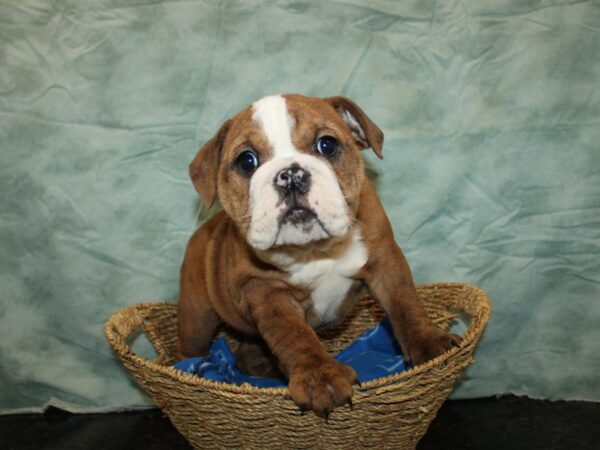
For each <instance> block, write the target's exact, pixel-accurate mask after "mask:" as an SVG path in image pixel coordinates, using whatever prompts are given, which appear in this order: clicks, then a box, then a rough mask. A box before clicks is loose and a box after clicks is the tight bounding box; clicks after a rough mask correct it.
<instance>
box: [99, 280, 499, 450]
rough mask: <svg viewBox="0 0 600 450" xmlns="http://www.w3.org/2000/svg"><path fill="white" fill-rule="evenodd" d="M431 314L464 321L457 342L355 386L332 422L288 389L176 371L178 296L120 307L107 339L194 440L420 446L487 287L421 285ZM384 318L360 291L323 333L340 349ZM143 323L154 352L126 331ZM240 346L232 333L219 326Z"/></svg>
mask: <svg viewBox="0 0 600 450" xmlns="http://www.w3.org/2000/svg"><path fill="white" fill-rule="evenodd" d="M418 290H419V294H420V296H421V298H422V300H423V302H424V304H425V308H426V309H427V312H428V313H429V316H430V317H431V319H432V320H433V321H434V323H436V325H438V326H439V327H440V328H442V329H444V330H447V329H448V327H449V326H450V324H451V322H452V320H453V319H455V318H456V317H459V316H462V317H464V318H465V319H466V320H467V322H468V328H467V330H466V332H465V333H464V335H463V341H462V344H461V347H460V348H454V349H452V350H450V351H448V352H447V353H445V354H443V355H441V356H439V357H437V358H435V359H434V360H432V361H429V362H427V363H425V364H422V365H420V366H417V367H415V368H414V369H411V370H408V371H406V372H402V373H400V374H397V375H391V376H388V377H384V378H379V379H376V380H373V381H369V382H366V383H363V384H362V386H361V387H358V386H355V391H354V396H353V398H352V402H353V405H354V406H353V409H350V408H349V407H348V406H342V407H339V408H337V409H336V410H335V411H334V412H333V413H332V414H331V416H330V417H329V421H328V422H325V421H324V420H323V419H321V418H319V417H317V416H316V415H315V414H313V413H306V414H301V412H300V411H299V409H298V407H297V406H296V405H295V404H294V403H293V402H292V400H291V398H290V396H289V393H288V390H287V388H256V387H252V386H250V385H243V386H236V385H230V384H225V383H218V382H214V381H210V380H205V379H203V378H200V377H197V376H195V375H189V374H186V373H183V372H180V371H178V370H175V369H173V368H172V367H171V365H172V364H173V363H174V362H175V359H174V355H175V348H176V344H177V307H176V303H152V304H150V303H147V304H138V305H133V306H129V307H127V308H124V309H122V310H120V311H118V312H117V313H115V314H114V315H113V316H112V317H111V318H110V319H109V320H108V321H107V322H106V324H105V326H104V331H105V333H106V336H107V338H108V341H109V342H110V344H111V345H112V347H113V348H114V349H115V350H116V352H117V353H118V355H119V357H120V358H121V360H122V361H123V364H124V365H125V366H126V367H127V368H128V369H129V370H130V371H131V372H132V373H133V375H134V376H135V378H136V379H137V381H138V382H139V383H140V384H141V385H142V386H143V388H144V389H145V390H146V391H147V392H148V393H149V394H150V396H151V397H152V399H153V400H154V401H155V402H156V403H157V404H158V405H159V406H160V407H161V408H162V410H163V411H164V412H165V413H166V414H167V415H168V416H169V418H170V419H171V422H173V424H174V425H175V427H176V428H177V430H179V432H180V433H181V434H183V435H184V436H185V437H186V438H187V439H188V440H189V442H190V443H191V444H192V446H194V447H195V448H202V449H209V448H248V449H269V448H285V449H291V448H319V449H330V448H336V449H337V448H349V449H350V448H352V449H353V448H378V449H380V448H392V449H412V448H415V446H416V445H417V442H418V441H419V439H420V438H421V437H422V436H423V434H425V431H426V430H427V427H428V426H429V424H430V423H431V421H432V420H433V418H434V417H435V415H436V414H437V411H438V409H439V408H440V406H441V405H442V403H443V402H444V400H445V399H446V398H447V397H448V396H449V395H450V393H451V392H452V389H453V386H454V384H455V382H456V381H457V379H458V377H459V376H460V374H461V373H462V371H463V370H464V369H465V368H466V367H467V366H468V365H469V364H471V363H472V362H473V357H472V353H473V350H474V349H475V345H476V344H477V341H478V340H479V338H480V336H481V333H482V332H483V329H484V327H485V325H486V323H487V320H488V316H489V313H490V309H491V306H490V303H489V301H488V299H487V297H486V295H485V293H484V292H483V291H482V290H481V289H479V288H477V287H475V286H470V285H465V284H431V285H424V286H420V287H419V288H418ZM382 317H383V313H382V312H381V310H380V308H379V307H378V305H377V304H376V303H375V302H374V301H373V300H372V299H370V298H368V297H366V298H364V299H361V300H360V301H359V302H358V304H357V306H356V308H355V310H354V312H353V313H352V314H351V315H350V317H349V318H347V319H346V320H345V321H344V322H342V323H341V324H340V325H339V326H338V327H337V328H335V329H331V330H327V331H326V332H324V333H321V334H320V337H321V340H322V342H323V343H324V345H325V347H326V348H327V349H328V351H329V352H330V353H331V354H332V355H334V354H336V353H338V352H339V351H340V350H342V349H343V348H344V347H346V346H347V345H348V344H350V343H351V342H352V341H353V340H354V339H355V338H356V337H357V336H358V335H360V334H361V333H362V332H363V331H365V330H367V329H368V328H370V327H372V326H374V325H375V324H376V323H378V322H379V321H380V320H381V319H382ZM140 328H141V329H143V331H144V332H145V333H146V334H147V336H148V338H149V340H150V341H151V342H152V344H153V346H154V349H155V350H156V352H157V354H158V357H157V358H156V359H155V360H153V361H150V360H148V359H146V358H142V357H140V356H138V355H136V354H135V353H134V352H133V350H132V348H131V347H130V344H129V343H128V337H129V336H131V335H132V333H134V332H135V331H136V330H139V329H140ZM220 334H221V335H223V336H225V337H226V339H227V340H228V341H229V343H230V345H231V346H232V347H233V348H235V347H236V346H237V341H236V340H235V337H234V335H231V334H228V333H227V331H226V330H222V331H221V332H220Z"/></svg>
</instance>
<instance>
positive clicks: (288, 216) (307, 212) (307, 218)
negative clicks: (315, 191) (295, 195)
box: [281, 205, 318, 225]
mask: <svg viewBox="0 0 600 450" xmlns="http://www.w3.org/2000/svg"><path fill="white" fill-rule="evenodd" d="M313 220H318V219H317V215H316V214H315V212H314V211H313V210H312V209H310V208H306V207H304V206H299V205H295V206H292V207H291V208H289V209H288V210H287V211H286V212H285V213H284V214H283V217H282V219H281V223H289V224H291V225H303V224H307V223H310V222H312V221H313Z"/></svg>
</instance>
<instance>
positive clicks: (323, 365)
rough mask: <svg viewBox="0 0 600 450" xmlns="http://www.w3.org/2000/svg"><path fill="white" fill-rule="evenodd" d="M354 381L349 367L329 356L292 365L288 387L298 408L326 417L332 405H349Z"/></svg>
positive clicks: (331, 409) (352, 370)
mask: <svg viewBox="0 0 600 450" xmlns="http://www.w3.org/2000/svg"><path fill="white" fill-rule="evenodd" d="M357 381H358V379H357V377H356V372H354V369H352V368H351V367H349V366H347V365H345V364H342V363H340V362H338V361H335V360H333V359H330V358H329V359H326V360H324V361H321V362H319V363H316V364H312V365H310V366H305V367H301V368H299V369H296V370H295V371H294V372H293V373H292V374H291V375H290V382H289V391H290V395H291V396H292V399H293V400H294V402H295V403H296V404H297V405H298V406H299V407H300V408H301V409H302V410H309V409H312V410H313V411H314V412H315V413H316V414H317V415H318V416H320V417H323V418H324V419H327V417H328V416H329V414H330V413H331V412H332V411H333V409H334V408H335V407H336V406H341V405H343V404H345V403H348V404H350V405H352V392H353V389H352V384H353V383H356V382H357Z"/></svg>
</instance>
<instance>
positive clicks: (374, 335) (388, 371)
mask: <svg viewBox="0 0 600 450" xmlns="http://www.w3.org/2000/svg"><path fill="white" fill-rule="evenodd" d="M336 359H337V360H338V361H340V362H342V363H344V364H347V365H349V366H350V367H352V368H353V369H354V370H355V371H356V374H357V376H358V379H359V381H360V382H361V383H364V382H365V381H369V380H374V379H376V378H381V377H384V376H387V375H392V374H394V373H398V372H402V371H403V370H407V369H408V368H409V367H410V365H409V364H408V363H407V362H406V361H404V358H403V357H402V352H401V350H400V347H399V345H398V344H397V343H396V340H395V338H394V334H393V332H392V328H391V325H390V322H389V320H388V319H387V318H386V319H384V320H383V321H382V322H381V323H380V324H378V325H377V326H375V327H373V328H371V329H370V330H368V331H366V332H365V333H363V334H362V335H361V336H359V337H358V338H357V339H356V340H355V341H354V342H353V343H352V344H350V345H349V346H348V347H347V348H346V349H344V350H342V351H341V352H340V353H339V354H338V355H337V356H336ZM175 368H176V369H179V370H181V371H183V372H186V373H191V374H196V375H198V376H201V377H204V378H207V379H209V380H214V381H221V382H224V383H231V384H237V385H241V384H244V383H249V384H251V385H252V386H257V387H281V386H287V382H286V381H285V380H282V379H276V378H262V377H254V376H250V375H246V374H243V373H242V372H241V371H240V370H239V369H238V368H237V366H236V363H235V356H234V355H233V352H232V351H231V349H230V348H229V345H228V344H227V341H225V339H224V338H219V339H217V340H215V341H214V342H213V344H212V346H211V348H210V353H209V355H208V356H205V357H196V358H189V359H185V360H183V361H180V362H178V363H177V364H176V365H175Z"/></svg>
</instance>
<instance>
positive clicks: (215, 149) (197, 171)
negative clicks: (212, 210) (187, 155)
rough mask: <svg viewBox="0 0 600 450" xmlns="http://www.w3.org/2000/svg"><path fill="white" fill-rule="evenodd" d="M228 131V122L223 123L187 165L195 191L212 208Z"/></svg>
mask: <svg viewBox="0 0 600 450" xmlns="http://www.w3.org/2000/svg"><path fill="white" fill-rule="evenodd" d="M228 130H229V120H228V121H227V122H225V123H224V124H223V125H222V126H221V128H220V129H219V131H218V132H217V134H215V135H214V136H213V137H212V139H211V140H209V141H208V142H207V143H206V144H204V146H203V147H202V148H201V149H200V150H199V151H198V153H196V156H195V157H194V160H193V161H192V162H191V164H190V165H189V168H188V170H189V174H190V178H191V179H192V183H194V187H195V188H196V191H197V192H198V194H199V195H200V198H202V201H204V203H205V204H206V205H207V206H209V207H210V206H212V204H213V202H214V201H215V197H216V196H217V173H218V171H219V160H220V156H221V147H222V146H223V141H224V140H225V135H226V134H227V131H228Z"/></svg>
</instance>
